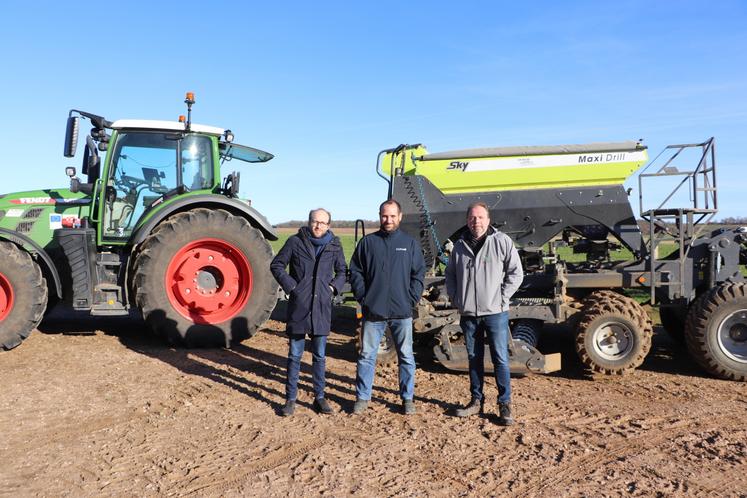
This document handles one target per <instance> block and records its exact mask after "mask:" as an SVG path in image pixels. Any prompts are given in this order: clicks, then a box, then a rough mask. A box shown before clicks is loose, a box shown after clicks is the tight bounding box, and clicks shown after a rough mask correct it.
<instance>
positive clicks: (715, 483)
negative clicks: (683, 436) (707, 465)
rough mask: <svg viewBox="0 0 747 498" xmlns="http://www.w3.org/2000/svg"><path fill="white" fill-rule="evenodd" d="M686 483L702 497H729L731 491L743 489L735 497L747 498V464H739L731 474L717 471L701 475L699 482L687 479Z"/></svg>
mask: <svg viewBox="0 0 747 498" xmlns="http://www.w3.org/2000/svg"><path fill="white" fill-rule="evenodd" d="M685 483H686V485H687V487H688V488H689V489H690V490H693V491H694V492H695V493H694V494H696V493H697V492H700V493H701V494H702V496H729V493H730V491H732V490H734V489H741V490H742V491H741V492H740V493H736V494H734V496H740V497H744V496H747V463H742V464H739V465H737V466H736V467H735V468H734V469H733V470H731V471H729V472H724V471H723V470H717V471H712V472H709V473H706V474H701V475H699V476H698V478H697V480H695V479H686V480H685Z"/></svg>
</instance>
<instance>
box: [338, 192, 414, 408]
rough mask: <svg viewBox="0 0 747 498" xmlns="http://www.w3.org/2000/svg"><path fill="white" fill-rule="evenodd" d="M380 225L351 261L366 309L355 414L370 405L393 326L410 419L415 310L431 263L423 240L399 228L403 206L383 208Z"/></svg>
mask: <svg viewBox="0 0 747 498" xmlns="http://www.w3.org/2000/svg"><path fill="white" fill-rule="evenodd" d="M379 221H380V223H381V229H380V230H378V231H377V232H375V233H372V234H370V235H367V236H366V237H364V238H363V240H361V241H360V242H359V243H358V246H357V247H356V248H355V253H354V254H353V259H352V260H351V261H350V286H351V287H352V289H353V294H354V295H355V299H356V300H357V301H358V302H359V303H360V304H361V307H362V308H363V334H362V341H361V343H362V345H361V352H360V355H359V357H358V369H357V376H356V384H355V392H356V401H355V405H354V406H353V413H362V412H363V411H364V410H365V409H366V408H367V407H368V402H369V400H370V399H371V389H372V386H373V378H374V373H375V370H376V356H377V353H378V350H379V344H380V343H381V339H382V337H383V335H384V332H385V331H386V328H387V326H388V327H389V329H390V330H391V332H392V338H393V339H394V345H395V348H396V349H397V357H398V359H399V390H400V396H401V397H402V406H403V409H404V412H405V414H407V415H409V414H412V413H415V404H414V402H413V397H414V390H415V357H414V355H413V352H412V309H413V307H414V306H415V305H416V304H417V303H418V301H419V300H420V296H421V294H422V293H423V277H424V275H425V262H424V260H423V252H422V250H421V249H420V245H419V244H418V243H417V241H415V239H413V238H412V237H410V236H409V235H407V234H406V233H404V232H402V231H400V230H399V223H400V221H402V208H401V207H400V205H399V203H398V202H397V201H395V200H393V199H390V200H388V201H385V202H384V203H382V204H381V206H379Z"/></svg>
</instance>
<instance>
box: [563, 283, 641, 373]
mask: <svg viewBox="0 0 747 498" xmlns="http://www.w3.org/2000/svg"><path fill="white" fill-rule="evenodd" d="M652 335H653V326H652V323H651V319H650V318H649V317H648V314H647V313H646V310H644V309H643V308H642V307H641V305H640V304H638V303H637V302H635V301H634V300H632V299H630V298H629V297H626V296H623V295H621V294H614V295H606V296H604V297H602V296H601V295H600V296H597V298H595V299H593V300H590V301H589V302H588V305H587V306H586V307H585V308H584V310H583V311H581V317H580V319H579V321H578V324H577V326H576V352H577V353H578V356H579V358H580V359H581V362H582V363H583V364H584V365H585V366H586V367H587V368H589V369H590V370H591V371H592V372H598V373H604V374H614V375H620V374H623V373H625V372H626V371H629V370H633V369H635V368H637V367H639V366H640V365H641V363H643V360H644V359H645V358H646V355H647V354H648V352H649V350H650V349H651V337H652Z"/></svg>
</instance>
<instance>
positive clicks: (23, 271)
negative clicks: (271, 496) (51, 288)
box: [0, 241, 47, 349]
mask: <svg viewBox="0 0 747 498" xmlns="http://www.w3.org/2000/svg"><path fill="white" fill-rule="evenodd" d="M46 308H47V281H46V280H45V279H44V277H43V276H42V272H41V269H40V268H39V265H37V264H36V263H35V262H34V260H33V259H31V256H30V255H29V253H27V252H26V251H23V250H21V249H20V248H19V247H18V246H17V245H15V244H13V243H12V242H5V241H0V347H2V348H3V349H13V348H14V347H16V346H18V345H19V344H21V341H23V340H24V339H25V338H27V337H28V336H29V334H30V333H31V331H33V330H34V329H35V328H36V326H37V325H39V322H40V321H41V319H42V317H43V316H44V310H46Z"/></svg>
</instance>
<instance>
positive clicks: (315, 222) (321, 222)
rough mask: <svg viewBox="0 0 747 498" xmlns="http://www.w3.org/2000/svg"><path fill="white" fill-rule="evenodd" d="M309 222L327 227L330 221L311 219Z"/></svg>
mask: <svg viewBox="0 0 747 498" xmlns="http://www.w3.org/2000/svg"><path fill="white" fill-rule="evenodd" d="M309 223H310V224H312V225H316V226H320V227H326V226H328V225H329V223H327V222H326V221H316V220H311V221H310V222H309Z"/></svg>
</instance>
